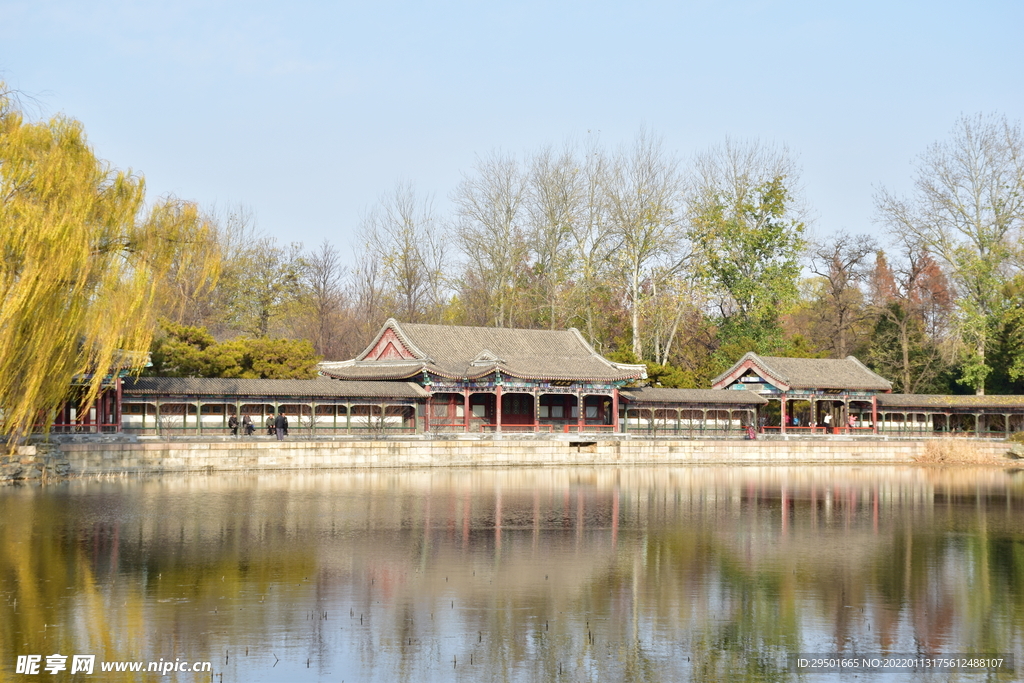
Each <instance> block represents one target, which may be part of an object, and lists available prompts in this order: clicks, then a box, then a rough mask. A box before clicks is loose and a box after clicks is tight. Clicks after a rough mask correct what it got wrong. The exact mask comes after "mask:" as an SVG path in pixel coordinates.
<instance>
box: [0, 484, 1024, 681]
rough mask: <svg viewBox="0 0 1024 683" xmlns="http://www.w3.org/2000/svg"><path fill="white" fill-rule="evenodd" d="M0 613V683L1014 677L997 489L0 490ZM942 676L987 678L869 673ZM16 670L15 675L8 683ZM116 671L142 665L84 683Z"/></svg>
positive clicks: (1018, 513) (1010, 496)
mask: <svg viewBox="0 0 1024 683" xmlns="http://www.w3.org/2000/svg"><path fill="white" fill-rule="evenodd" d="M0 609H3V611H4V615H3V618H2V619H0V651H2V652H3V653H4V655H3V657H4V660H3V661H2V662H0V680H82V681H88V680H104V681H106V680H153V681H156V680H163V681H167V680H180V681H193V680H195V681H211V680H213V681H217V682H220V681H321V680H331V681H453V680H454V681H460V680H461V681H559V680H564V681H687V680H708V681H713V680H749V681H773V680H796V679H799V680H808V681H814V680H846V679H849V678H850V677H852V675H853V674H851V673H850V672H849V671H847V672H846V673H838V672H836V671H835V670H812V669H808V668H802V669H799V674H798V673H797V671H798V669H797V668H795V667H796V666H797V663H796V661H795V660H796V659H797V658H801V657H803V658H809V656H812V657H811V658H813V657H817V658H818V659H825V658H840V657H841V658H844V659H849V658H853V657H861V658H865V659H869V658H874V659H879V662H876V664H878V666H879V667H882V668H876V669H874V670H872V671H873V672H870V673H865V672H861V673H859V675H860V676H861V678H864V677H867V679H868V680H900V681H903V680H922V681H925V680H927V681H938V680H947V678H948V677H949V676H959V678H960V679H961V680H1016V678H1017V675H1018V674H1017V672H1016V671H1014V670H1012V666H1013V665H1014V664H1013V663H1010V662H1009V661H1008V660H1009V658H1008V657H1007V656H1012V655H1016V660H1018V661H1016V662H1015V665H1016V666H1017V667H1024V660H1022V659H1021V654H1022V653H1024V471H1013V470H1003V469H998V468H930V467H909V466H906V467H904V466H899V467H895V466H894V467H890V466H869V467H722V466H717V467H665V468H643V467H636V468H616V467H600V468H559V469H532V468H531V469H501V470H489V469H488V470H483V469H462V470H450V469H445V470H441V469H438V470H429V471H428V470H415V471H397V470H386V471H384V470H379V471H365V470H364V471H359V472H341V471H334V472H303V473H279V474H278V473H263V474H258V475H255V474H237V475H233V474H232V475H229V474H218V475H209V476H203V475H200V476H164V477H159V478H102V479H79V480H72V481H69V482H65V483H61V484H56V485H49V486H46V487H38V486H36V487H32V486H22V487H7V488H3V489H0ZM54 655H59V657H58V658H56V659H52V660H48V657H51V656H54ZM74 655H92V656H93V657H94V661H93V665H94V667H95V668H94V673H93V674H92V675H88V674H84V673H82V672H79V673H76V674H74V675H71V674H70V671H71V669H72V663H73V662H76V661H77V662H78V665H79V666H80V667H85V666H86V665H87V664H88V661H87V660H74V659H73V657H74ZM950 655H959V656H961V657H963V656H967V655H971V656H972V657H975V658H981V657H984V658H988V657H989V656H992V657H997V656H998V657H1001V658H1006V659H1007V661H1006V662H1004V663H1003V664H1001V665H999V666H997V667H996V668H993V669H989V670H987V673H970V674H966V673H965V671H967V670H966V669H960V673H958V674H941V673H936V672H934V671H929V670H928V668H927V667H933V666H936V665H937V664H936V663H935V662H936V660H932V659H928V662H927V664H924V663H920V664H915V666H917V667H918V668H917V669H916V670H913V668H911V669H907V668H904V669H902V670H900V671H895V670H889V669H886V668H884V667H885V666H890V665H895V664H906V661H901V662H895V659H893V661H890V662H888V663H886V664H882V663H881V659H882V658H893V657H894V656H899V657H900V658H904V659H905V658H906V657H918V658H921V659H922V660H924V659H926V658H932V657H943V658H946V657H948V656H950ZM31 656H37V657H39V659H37V660H34V661H35V664H36V666H37V667H38V670H39V671H40V675H38V676H27V677H26V676H24V675H21V674H18V673H16V671H19V670H21V671H24V670H26V667H30V666H32V664H33V661H32V660H30V657H31ZM19 657H21V659H20V660H19ZM60 657H64V658H65V659H66V661H63V662H62V660H61V659H60ZM48 661H49V663H50V664H51V665H53V666H56V667H59V666H60V665H61V664H62V663H63V664H64V665H65V666H66V669H65V670H61V669H54V671H55V672H56V675H54V674H53V673H48V672H47V671H46V670H45V667H46V666H47V664H48ZM809 661H810V659H809ZM118 662H121V666H123V667H127V666H130V665H131V663H132V662H141V663H142V666H143V667H144V670H143V672H142V673H130V672H129V671H125V672H123V673H117V672H116V671H109V672H103V671H101V667H102V666H104V665H106V666H108V667H114V666H116V663H118ZM150 662H154V663H156V664H157V665H158V668H160V667H163V669H164V670H167V669H168V667H173V668H171V669H170V670H169V671H168V673H166V674H162V673H156V672H146V671H145V667H148V666H149V663H150ZM205 662H209V663H210V664H209V670H208V671H202V669H204V668H206V665H205V664H203V663H205ZM819 663H821V662H819ZM192 664H198V665H201V666H198V667H197V669H199V671H198V672H191V671H186V670H184V667H185V666H186V665H188V666H191V665H192ZM832 664H835V662H832ZM822 665H823V666H828V663H827V662H825V663H822ZM19 667H20V669H19ZM82 670H83V671H84V669H82Z"/></svg>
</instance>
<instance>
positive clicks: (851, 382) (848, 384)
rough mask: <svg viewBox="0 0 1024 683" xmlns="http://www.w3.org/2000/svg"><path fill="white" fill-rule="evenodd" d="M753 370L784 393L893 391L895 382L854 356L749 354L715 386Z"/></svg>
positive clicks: (718, 386)
mask: <svg viewBox="0 0 1024 683" xmlns="http://www.w3.org/2000/svg"><path fill="white" fill-rule="evenodd" d="M748 370H753V371H754V372H755V373H756V374H758V375H760V376H761V377H763V378H765V379H766V380H768V381H769V382H770V383H771V384H774V385H775V386H777V387H779V388H780V389H782V390H783V391H788V390H790V389H847V390H852V391H883V392H888V391H892V383H890V382H889V380H887V379H885V378H884V377H882V376H880V375H878V374H876V373H874V372H873V371H871V370H870V369H868V367H867V366H866V365H864V364H863V363H861V362H860V361H859V360H857V359H856V358H854V357H853V356H847V357H846V358H842V359H836V358H786V357H783V356H759V355H758V354H756V353H753V352H750V353H747V354H745V355H744V356H743V358H741V359H740V360H739V361H738V362H737V363H736V364H735V365H733V366H732V367H731V368H729V369H728V370H727V371H725V372H724V373H722V374H721V375H719V376H718V377H716V378H715V379H714V380H713V382H712V386H713V387H714V388H715V389H723V388H725V387H726V386H728V385H730V384H732V383H733V382H735V381H737V380H738V379H739V378H740V377H742V376H743V375H744V374H746V373H747V371H748Z"/></svg>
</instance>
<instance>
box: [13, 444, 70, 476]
mask: <svg viewBox="0 0 1024 683" xmlns="http://www.w3.org/2000/svg"><path fill="white" fill-rule="evenodd" d="M70 471H71V463H70V462H68V459H67V457H66V456H65V455H64V453H63V452H61V448H60V446H59V445H57V444H36V445H31V446H18V447H17V449H16V450H15V452H14V453H11V454H7V455H0V482H10V481H48V480H53V479H62V478H64V477H66V476H67V475H68V474H69V473H70Z"/></svg>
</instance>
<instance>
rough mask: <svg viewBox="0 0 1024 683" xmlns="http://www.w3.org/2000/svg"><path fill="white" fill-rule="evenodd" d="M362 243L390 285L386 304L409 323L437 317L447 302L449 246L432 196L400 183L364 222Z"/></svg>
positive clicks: (384, 292) (387, 287) (386, 285)
mask: <svg viewBox="0 0 1024 683" xmlns="http://www.w3.org/2000/svg"><path fill="white" fill-rule="evenodd" d="M361 240H362V242H363V248H364V250H365V253H366V254H367V256H368V257H369V258H371V259H373V260H374V261H375V267H376V268H378V269H379V271H380V275H381V279H382V283H383V286H384V289H383V292H382V295H383V297H384V299H385V300H386V301H384V302H382V303H384V305H385V306H387V308H388V309H389V312H390V314H391V315H394V316H396V317H398V318H401V319H402V320H405V321H408V322H418V321H422V320H425V319H428V318H432V317H434V316H436V313H437V311H438V309H439V308H440V307H441V306H442V305H443V304H444V301H445V299H446V295H445V293H446V279H445V271H446V269H447V248H446V247H447V243H446V238H445V233H444V232H443V231H442V230H441V229H440V228H439V226H438V221H437V219H436V217H435V216H434V211H433V203H432V201H431V200H430V198H427V199H424V200H422V201H420V200H418V199H417V197H416V191H415V190H414V189H413V187H412V185H410V184H409V183H398V184H397V185H396V186H395V189H394V190H393V191H392V192H390V193H389V194H386V195H384V196H382V197H381V198H380V201H379V202H378V203H377V205H376V206H375V207H374V208H373V209H372V210H371V211H370V213H369V214H368V215H367V216H366V218H365V219H364V220H363V226H362V234H361Z"/></svg>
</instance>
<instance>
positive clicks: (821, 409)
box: [712, 353, 892, 434]
mask: <svg viewBox="0 0 1024 683" xmlns="http://www.w3.org/2000/svg"><path fill="white" fill-rule="evenodd" d="M712 387H713V388H714V389H734V390H735V389H738V390H744V391H752V392H754V393H756V394H758V395H760V396H762V397H764V398H765V399H767V400H768V406H766V407H765V408H764V409H762V413H761V418H762V420H763V424H762V425H761V426H762V427H763V429H765V430H773V429H775V430H778V431H780V432H781V433H783V434H785V433H786V432H787V431H794V430H795V431H798V432H804V433H806V432H810V433H816V432H822V431H825V430H828V431H837V430H839V429H842V430H844V431H848V430H868V431H871V432H874V431H876V430H877V425H878V400H877V399H878V396H879V395H881V394H888V393H890V392H891V391H892V384H890V382H889V381H888V380H887V379H885V378H883V377H881V376H879V375H877V374H875V373H874V372H872V371H871V370H869V369H868V368H867V366H865V365H864V364H863V363H861V362H860V361H859V360H857V359H856V358H854V357H853V356H847V357H846V358H843V359H832V358H782V357H778V356H759V355H757V354H756V353H747V354H746V355H744V356H743V358H741V359H740V360H739V361H738V362H737V363H736V364H735V365H733V366H732V367H731V368H729V370H727V371H726V372H724V373H723V374H721V375H719V376H718V377H716V378H715V379H714V381H713V383H712Z"/></svg>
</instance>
